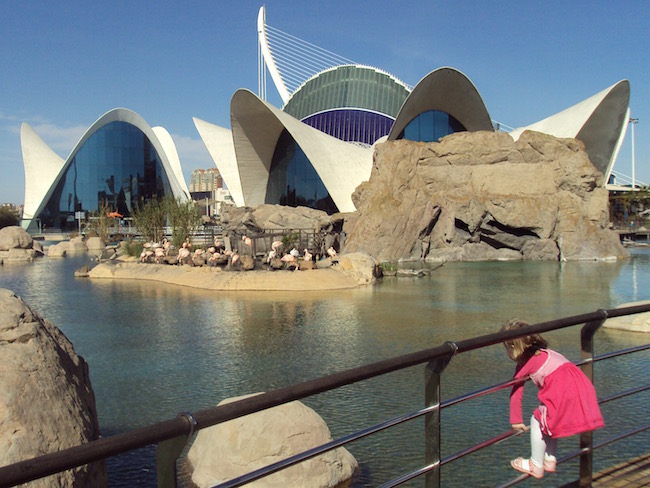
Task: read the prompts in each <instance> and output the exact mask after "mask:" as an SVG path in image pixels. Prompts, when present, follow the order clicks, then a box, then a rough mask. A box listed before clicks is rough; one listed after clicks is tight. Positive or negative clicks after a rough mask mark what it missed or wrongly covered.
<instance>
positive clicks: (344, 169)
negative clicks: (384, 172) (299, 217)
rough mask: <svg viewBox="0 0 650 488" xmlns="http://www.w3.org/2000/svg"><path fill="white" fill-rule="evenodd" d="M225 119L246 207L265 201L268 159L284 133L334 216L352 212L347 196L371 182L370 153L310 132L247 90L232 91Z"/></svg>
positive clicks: (268, 167)
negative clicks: (321, 189)
mask: <svg viewBox="0 0 650 488" xmlns="http://www.w3.org/2000/svg"><path fill="white" fill-rule="evenodd" d="M230 114H231V124H232V133H233V141H234V145H235V153H236V156H237V162H238V166H239V175H240V178H241V184H242V191H243V196H244V201H245V203H246V205H248V206H255V205H260V204H262V203H264V202H265V198H266V188H267V183H268V179H269V172H270V169H271V162H272V159H273V154H274V152H275V148H276V144H277V142H278V139H279V137H280V135H281V134H282V131H283V130H284V129H286V130H287V131H288V132H289V134H290V135H291V137H293V139H294V140H295V141H296V143H297V144H298V145H299V146H300V148H301V149H302V150H303V152H304V153H305V155H306V156H307V158H308V159H309V161H310V162H311V164H312V166H313V167H314V169H315V170H316V173H317V174H318V176H319V177H320V178H321V180H322V181H323V184H324V185H325V188H327V191H328V192H329V194H330V196H331V197H332V200H333V201H334V203H335V204H336V206H337V207H338V209H339V211H341V212H352V211H354V210H355V207H354V204H353V203H352V192H353V191H354V190H355V188H356V187H357V186H358V185H359V184H360V183H362V182H364V181H367V180H368V179H369V178H370V170H371V168H372V152H373V151H372V149H371V148H366V147H361V146H358V145H355V144H351V143H349V142H344V141H341V140H340V139H336V138H335V137H332V136H329V135H327V134H325V133H323V132H321V131H319V130H317V129H314V128H312V127H310V126H308V125H307V124H305V123H303V122H301V121H299V120H298V119H296V118H294V117H292V116H291V115H289V114H287V113H285V112H283V111H282V110H280V109H278V108H276V107H274V106H273V105H271V104H269V103H267V102H265V101H263V100H260V99H259V98H258V97H257V96H255V95H254V94H253V93H252V92H250V91H248V90H237V91H236V92H235V94H234V95H233V97H232V100H231V104H230Z"/></svg>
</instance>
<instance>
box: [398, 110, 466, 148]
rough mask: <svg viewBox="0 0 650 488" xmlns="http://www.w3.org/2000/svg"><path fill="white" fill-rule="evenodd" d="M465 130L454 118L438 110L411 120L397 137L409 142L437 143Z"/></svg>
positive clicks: (424, 113)
mask: <svg viewBox="0 0 650 488" xmlns="http://www.w3.org/2000/svg"><path fill="white" fill-rule="evenodd" d="M464 130H467V129H465V127H463V125H462V124H461V123H460V122H458V120H456V119H455V118H454V117H452V116H451V115H449V114H448V113H446V112H441V111H440V110H429V111H427V112H422V113H421V114H420V115H418V116H417V117H415V118H414V119H413V120H411V121H410V122H409V123H408V125H407V126H406V127H405V128H404V131H403V132H402V133H401V134H400V135H399V136H398V137H397V138H398V139H407V140H409V141H419V142H437V141H439V140H440V139H441V138H443V137H444V136H447V135H449V134H452V133H454V132H461V131H464Z"/></svg>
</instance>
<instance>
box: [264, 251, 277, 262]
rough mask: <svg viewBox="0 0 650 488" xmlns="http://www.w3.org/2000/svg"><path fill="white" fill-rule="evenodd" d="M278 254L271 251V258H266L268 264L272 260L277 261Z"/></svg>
mask: <svg viewBox="0 0 650 488" xmlns="http://www.w3.org/2000/svg"><path fill="white" fill-rule="evenodd" d="M275 257H276V253H275V251H274V250H271V251H269V256H268V257H267V258H266V264H269V263H270V262H271V260H272V259H275Z"/></svg>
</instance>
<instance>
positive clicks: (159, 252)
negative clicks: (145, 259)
mask: <svg viewBox="0 0 650 488" xmlns="http://www.w3.org/2000/svg"><path fill="white" fill-rule="evenodd" d="M166 255H167V253H166V252H165V248H164V247H157V248H156V249H155V251H154V260H155V261H156V263H158V264H160V263H162V262H163V260H164V259H165V256H166Z"/></svg>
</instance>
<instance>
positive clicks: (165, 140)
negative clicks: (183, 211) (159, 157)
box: [151, 126, 190, 200]
mask: <svg viewBox="0 0 650 488" xmlns="http://www.w3.org/2000/svg"><path fill="white" fill-rule="evenodd" d="M151 130H153V133H154V134H156V137H157V138H158V141H160V144H161V145H162V148H163V153H164V154H165V155H167V159H168V160H169V166H170V167H171V170H172V173H173V175H174V179H175V180H176V181H177V182H178V183H179V185H180V187H181V190H182V192H183V193H184V194H185V198H184V200H186V199H188V198H189V194H190V191H189V190H188V189H187V182H186V181H185V177H184V176H183V168H182V167H181V160H180V158H179V157H178V151H177V150H176V144H174V140H173V139H172V136H171V134H170V133H169V132H167V129H165V128H164V127H160V126H158V127H153V128H152V129H151ZM170 182H171V178H170Z"/></svg>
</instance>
